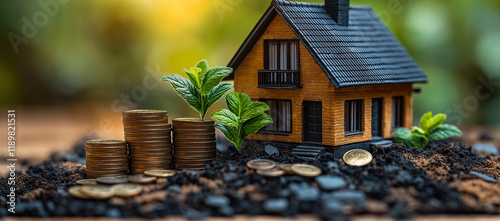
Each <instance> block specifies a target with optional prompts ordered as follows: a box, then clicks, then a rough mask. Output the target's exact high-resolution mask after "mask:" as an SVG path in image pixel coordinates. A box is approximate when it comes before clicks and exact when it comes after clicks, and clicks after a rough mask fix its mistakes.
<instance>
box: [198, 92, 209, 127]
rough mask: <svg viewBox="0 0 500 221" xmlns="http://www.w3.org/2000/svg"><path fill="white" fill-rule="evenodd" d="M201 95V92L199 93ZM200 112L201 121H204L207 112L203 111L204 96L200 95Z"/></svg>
mask: <svg viewBox="0 0 500 221" xmlns="http://www.w3.org/2000/svg"><path fill="white" fill-rule="evenodd" d="M200 93H201V92H200ZM200 101H201V112H200V115H201V120H202V121H204V120H205V115H206V114H207V110H205V102H204V101H205V96H203V95H201V99H200Z"/></svg>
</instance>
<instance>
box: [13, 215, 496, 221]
mask: <svg viewBox="0 0 500 221" xmlns="http://www.w3.org/2000/svg"><path fill="white" fill-rule="evenodd" d="M4 220H5V221H14V220H23V221H24V220H54V221H63V220H64V221H66V220H67V221H94V220H95V221H111V220H121V219H108V218H95V217H92V218H74V217H68V218H64V217H62V218H50V219H42V218H4ZM122 220H127V221H146V220H158V221H185V220H187V219H185V218H183V217H179V216H170V217H166V218H163V219H138V218H132V219H122ZM203 220H206V221H229V220H234V221H285V220H297V221H316V220H319V219H317V218H316V217H314V216H296V217H289V218H282V217H277V216H243V215H238V216H235V217H229V218H209V219H203ZM497 220H499V216H491V215H490V216H486V215H476V216H469V215H451V216H442V215H429V216H419V217H417V218H414V219H411V221H497ZM351 221H396V219H392V218H387V217H377V216H353V217H352V219H351Z"/></svg>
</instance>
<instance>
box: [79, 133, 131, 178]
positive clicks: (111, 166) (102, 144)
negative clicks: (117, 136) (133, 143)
mask: <svg viewBox="0 0 500 221" xmlns="http://www.w3.org/2000/svg"><path fill="white" fill-rule="evenodd" d="M85 155H86V166H87V172H86V176H87V177H88V178H97V177H101V176H115V175H126V174H127V172H128V155H127V143H126V142H125V141H123V140H88V141H87V142H85Z"/></svg>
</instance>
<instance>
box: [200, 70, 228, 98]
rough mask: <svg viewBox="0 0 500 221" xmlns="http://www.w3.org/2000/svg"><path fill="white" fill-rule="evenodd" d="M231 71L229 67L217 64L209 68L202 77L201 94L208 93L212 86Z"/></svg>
mask: <svg viewBox="0 0 500 221" xmlns="http://www.w3.org/2000/svg"><path fill="white" fill-rule="evenodd" d="M231 72H233V69H232V68H229V67H222V66H217V67H211V68H209V69H208V71H207V73H206V74H205V77H204V79H203V83H202V87H201V94H203V95H205V94H208V93H209V92H210V91H211V90H212V88H214V87H215V86H217V85H218V84H219V83H220V82H221V81H222V79H223V78H224V77H226V76H227V75H229V74H230V73H231Z"/></svg>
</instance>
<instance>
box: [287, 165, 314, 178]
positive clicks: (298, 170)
mask: <svg viewBox="0 0 500 221" xmlns="http://www.w3.org/2000/svg"><path fill="white" fill-rule="evenodd" d="M291 169H292V171H293V173H295V174H297V175H300V176H304V177H315V176H319V175H321V170H320V169H319V168H318V167H316V166H313V165H307V164H294V165H292V167H291Z"/></svg>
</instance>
